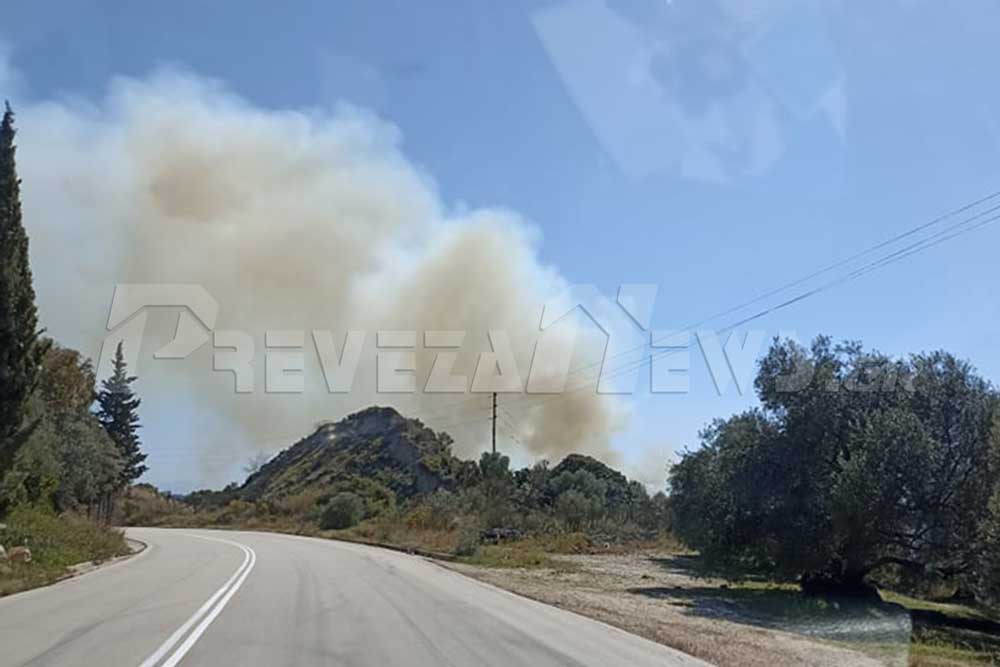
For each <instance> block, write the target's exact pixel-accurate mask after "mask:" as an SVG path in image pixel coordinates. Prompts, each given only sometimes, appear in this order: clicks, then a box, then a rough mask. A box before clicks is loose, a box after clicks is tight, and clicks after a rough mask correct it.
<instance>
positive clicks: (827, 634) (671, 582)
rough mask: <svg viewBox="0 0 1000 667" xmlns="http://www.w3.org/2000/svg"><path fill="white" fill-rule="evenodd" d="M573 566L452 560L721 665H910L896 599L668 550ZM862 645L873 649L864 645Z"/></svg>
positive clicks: (594, 558)
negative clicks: (835, 590) (843, 596)
mask: <svg viewBox="0 0 1000 667" xmlns="http://www.w3.org/2000/svg"><path fill="white" fill-rule="evenodd" d="M557 558H558V559H560V560H564V561H566V562H567V563H570V564H572V567H570V568H566V569H556V570H553V569H524V568H513V569H512V568H505V569H502V570H499V569H489V568H483V567H476V566H472V565H468V564H464V563H449V564H445V567H449V568H451V569H453V570H456V571H458V572H461V573H463V574H466V575H468V576H471V577H474V578H476V579H479V580H481V581H485V582H487V583H490V584H493V585H495V586H498V587H500V588H504V589H506V590H509V591H511V592H514V593H518V594H520V595H524V596H526V597H529V598H532V599H535V600H539V601H541V602H545V603H548V604H551V605H554V606H557V607H561V608H564V609H568V610H570V611H574V612H577V613H579V614H583V615H585V616H589V617H591V618H595V619H597V620H600V621H603V622H605V623H608V624H610V625H614V626H616V627H619V628H621V629H623V630H627V631H629V632H632V633H635V634H637V635H640V636H642V637H646V638H647V639H651V640H653V641H657V642H659V643H661V644H665V645H667V646H670V647H672V648H675V649H678V650H680V651H683V652H685V653H688V654H690V655H693V656H696V657H698V658H701V659H702V660H706V661H708V662H710V663H713V664H715V665H718V666H719V667H802V666H807V667H844V666H845V665H851V666H854V665H856V666H858V667H869V666H870V667H875V666H876V665H879V666H881V665H900V666H905V665H907V664H908V662H909V658H908V651H907V646H906V644H907V643H908V639H909V626H908V624H907V623H908V621H907V620H906V618H905V615H902V617H901V616H900V615H898V614H893V612H892V609H891V606H886V607H884V608H879V609H875V610H872V609H870V608H866V609H864V610H857V609H843V608H839V607H838V606H837V605H829V604H827V603H819V602H816V601H810V600H808V599H805V598H803V597H802V596H801V595H799V594H798V593H797V592H795V591H793V590H789V589H788V588H782V587H774V586H754V585H749V586H738V587H737V586H732V585H729V584H726V582H724V581H721V580H713V579H710V578H705V577H702V576H697V575H696V574H695V573H694V572H692V571H691V568H690V567H689V563H687V562H686V561H685V560H684V557H683V556H681V557H678V556H677V555H676V554H672V553H664V552H643V553H629V554H600V555H579V556H558V557H557ZM856 646H859V647H861V648H862V649H863V652H862V650H857V649H856V648H854V647H856Z"/></svg>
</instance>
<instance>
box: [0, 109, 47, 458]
mask: <svg viewBox="0 0 1000 667" xmlns="http://www.w3.org/2000/svg"><path fill="white" fill-rule="evenodd" d="M14 134H15V131H14V112H13V111H11V108H10V104H6V106H5V110H4V115H3V123H2V125H0V476H2V475H3V472H4V471H5V470H7V469H8V467H9V465H10V464H11V462H12V461H13V459H14V455H15V454H16V452H17V449H18V448H19V446H20V444H23V442H24V441H25V437H24V436H25V433H26V432H27V430H29V429H28V425H27V424H26V423H25V422H26V419H25V411H26V407H27V402H28V399H29V397H30V396H31V393H32V391H33V390H34V388H35V384H36V382H37V379H38V372H39V367H40V364H41V360H42V356H43V354H44V352H45V350H44V345H42V343H41V341H40V339H39V334H40V333H41V332H40V331H39V330H38V314H37V312H36V310H35V290H34V287H33V286H32V281H31V267H30V266H29V264H28V235H27V233H26V232H25V230H24V225H23V224H22V221H21V193H20V190H21V182H20V180H18V178H17V168H16V164H15V159H14V153H15V146H14Z"/></svg>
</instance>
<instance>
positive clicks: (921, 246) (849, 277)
mask: <svg viewBox="0 0 1000 667" xmlns="http://www.w3.org/2000/svg"><path fill="white" fill-rule="evenodd" d="M963 208H964V210H968V207H963ZM996 210H1000V205H998V206H994V207H992V208H990V209H988V210H986V211H982V212H980V213H978V214H976V215H973V216H971V217H969V218H966V219H965V220H962V221H961V222H959V223H956V224H954V225H950V226H949V227H947V228H945V229H944V230H941V231H939V232H937V233H935V234H933V235H931V236H929V237H927V238H925V239H921V240H920V241H918V242H916V243H913V244H910V245H908V246H905V247H903V248H901V249H898V250H896V251H893V252H892V253H889V254H887V255H884V256H883V257H880V258H878V259H876V260H874V261H872V262H869V263H867V264H865V265H863V266H861V267H859V268H857V269H855V270H853V271H851V272H850V273H848V274H846V275H844V276H841V277H839V278H836V279H833V280H830V281H828V282H826V283H823V284H822V285H819V286H818V287H816V288H813V289H810V290H808V291H806V292H804V293H802V294H799V295H797V296H795V297H793V298H791V299H787V300H786V301H784V302H782V303H779V304H777V305H775V306H772V307H770V308H767V309H765V310H762V311H760V312H758V313H756V314H754V315H751V316H749V317H746V318H743V319H741V320H738V321H736V322H734V323H732V324H730V325H727V326H726V327H724V328H722V329H720V330H719V331H718V333H728V332H730V331H732V330H733V329H736V328H738V327H740V326H743V325H745V324H748V323H750V322H752V321H755V320H758V319H760V318H762V317H765V316H767V315H770V314H772V313H774V312H776V311H778V310H782V309H784V308H787V307H789V306H792V305H794V304H796V303H799V302H801V301H804V300H806V299H808V298H810V297H812V296H815V295H817V294H820V293H822V292H825V291H827V290H829V289H832V288H833V287H836V286H839V285H841V284H843V283H846V282H850V281H853V280H856V279H858V278H860V277H862V276H864V275H867V274H868V273H871V272H873V271H876V270H878V269H881V268H885V267H886V266H890V265H892V264H895V263H896V262H899V261H902V260H904V259H906V258H907V257H910V256H912V255H914V254H916V253H918V252H922V251H924V250H927V249H929V248H932V247H935V246H937V245H940V244H941V243H944V242H946V241H949V240H951V239H954V238H957V237H959V236H962V235H964V234H968V233H971V232H973V231H975V230H977V229H980V228H982V227H985V226H987V225H989V224H993V223H995V222H997V221H998V220H1000V215H994V216H991V217H989V218H986V219H984V220H981V221H980V222H978V223H977V224H975V225H972V226H970V227H965V228H964V229H962V227H964V226H965V225H967V224H968V223H969V222H971V221H974V220H977V219H979V218H981V217H982V216H983V215H985V214H987V213H990V212H993V211H996ZM925 227H926V225H925ZM706 321H707V320H706ZM695 326H698V325H695ZM691 328H694V327H691ZM688 330H689V329H688ZM643 349H645V346H643ZM677 352H678V351H677V350H675V349H667V350H664V351H663V352H660V353H654V354H650V355H648V356H644V357H643V358H642V359H639V360H634V361H631V362H629V363H627V364H625V365H623V366H621V367H619V368H617V369H612V372H611V373H609V374H608V373H606V374H603V375H601V378H602V379H606V378H614V377H618V376H620V375H623V374H624V373H629V372H632V371H634V370H638V369H640V368H642V367H643V366H645V365H647V364H652V362H653V361H654V360H656V359H661V358H663V357H666V356H669V355H671V354H676V353H677ZM591 384H592V383H591V382H590V381H587V382H586V383H584V384H581V385H579V386H577V387H574V388H572V389H569V390H567V391H564V392H562V393H560V394H556V395H554V396H551V397H548V398H546V399H542V400H540V401H536V402H535V403H534V404H533V405H530V406H527V407H525V408H521V409H532V410H534V409H536V408H538V407H540V406H541V405H544V404H546V403H548V402H550V401H553V400H558V399H560V398H563V397H564V396H565V395H567V394H571V393H575V392H578V391H582V390H584V389H588V388H590V386H591ZM527 400H530V399H529V398H527V397H522V398H521V399H520V400H515V401H512V402H509V403H508V405H511V404H512V403H513V404H518V403H523V402H525V401H527ZM514 409H515V411H516V410H517V409H519V408H518V406H517V405H515V407H514Z"/></svg>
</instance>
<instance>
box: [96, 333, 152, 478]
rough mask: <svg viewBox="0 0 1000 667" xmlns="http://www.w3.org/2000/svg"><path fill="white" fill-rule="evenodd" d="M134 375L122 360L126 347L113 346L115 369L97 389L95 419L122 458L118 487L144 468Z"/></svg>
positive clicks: (142, 471) (137, 474) (144, 457)
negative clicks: (133, 388) (133, 384)
mask: <svg viewBox="0 0 1000 667" xmlns="http://www.w3.org/2000/svg"><path fill="white" fill-rule="evenodd" d="M135 379H136V378H135V376H134V375H129V374H128V368H127V367H126V364H125V351H124V348H123V347H122V344H121V343H118V347H117V349H115V360H114V370H113V371H112V373H111V376H110V377H109V378H107V379H105V380H104V381H103V382H102V383H101V390H100V391H99V392H98V393H97V404H98V406H99V409H98V411H97V419H98V420H100V422H101V425H102V426H104V430H106V431H107V432H108V435H109V436H111V439H112V440H113V441H114V443H115V446H116V447H117V448H118V454H119V455H120V456H121V460H122V473H121V477H120V480H119V486H120V488H125V487H126V486H128V485H129V484H131V483H132V482H134V481H135V480H137V479H139V477H141V476H142V473H144V472H146V470H147V467H146V466H145V465H143V461H145V460H146V455H145V454H143V453H142V451H141V450H140V448H139V445H140V443H139V435H138V433H137V431H138V430H139V428H140V425H139V415H138V412H137V410H138V409H139V403H140V402H141V401H140V399H139V397H138V396H136V395H135V392H134V391H132V383H133V382H134V381H135Z"/></svg>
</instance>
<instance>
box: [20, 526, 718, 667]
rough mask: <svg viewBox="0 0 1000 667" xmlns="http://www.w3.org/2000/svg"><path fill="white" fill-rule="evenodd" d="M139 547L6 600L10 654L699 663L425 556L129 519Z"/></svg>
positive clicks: (234, 660) (71, 658) (114, 661)
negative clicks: (173, 527) (127, 554)
mask: <svg viewBox="0 0 1000 667" xmlns="http://www.w3.org/2000/svg"><path fill="white" fill-rule="evenodd" d="M128 534H129V536H130V537H133V538H135V539H138V540H141V541H143V542H145V543H146V544H148V545H149V546H148V548H147V549H146V550H145V551H143V552H142V553H140V554H138V555H136V556H134V557H132V558H130V559H127V560H124V561H121V562H118V563H115V564H112V565H109V566H107V567H104V568H101V569H98V570H97V571H95V572H91V573H89V574H86V575H83V576H80V577H77V578H74V579H69V580H66V581H63V582H61V583H59V584H56V585H54V586H50V587H47V588H42V589H37V590H34V591H28V592H26V593H22V594H19V595H14V596H11V597H8V598H3V599H0V665H3V666H6V665H74V666H80V665H83V666H90V665H93V666H95V667H115V666H118V665H122V666H127V667H154V666H163V667H172V666H173V665H177V664H183V665H185V666H186V667H187V666H192V667H193V666H197V665H204V666H206V667H208V666H212V667H216V666H218V665H241V666H245V665H267V666H268V667H271V666H278V665H351V666H355V665H357V666H366V665H371V666H372V667H384V666H386V665H406V666H414V667H421V666H430V665H435V666H437V665H457V666H462V667H464V666H466V665H502V666H504V667H508V666H511V665H531V666H532V667H545V666H547V665H601V666H602V667H608V666H610V665H627V666H629V667H633V666H634V667H643V666H646V665H650V666H651V665H656V666H657V667H673V666H690V667H695V666H704V665H705V663H703V662H701V661H699V660H695V659H694V658H691V657H689V656H686V655H684V654H681V653H678V652H676V651H673V650H671V649H668V648H666V647H663V646H660V645H659V644H655V643H653V642H649V641H646V640H644V639H641V638H639V637H636V636H634V635H630V634H628V633H625V632H622V631H620V630H617V629H615V628H612V627H610V626H607V625H604V624H601V623H598V622H596V621H591V620H589V619H586V618H583V617H581V616H578V615H576V614H572V613H569V612H566V611H563V610H560V609H556V608H554V607H549V606H547V605H543V604H540V603H537V602H533V601H531V600H527V599H524V598H521V597H517V596H515V595H513V594H510V593H507V592H505V591H501V590H499V589H496V588H493V587H491V586H488V585H486V584H483V583H480V582H478V581H474V580H472V579H469V578H467V577H463V576H462V575H460V574H457V573H455V572H452V571H450V570H446V569H444V568H442V567H440V566H438V565H436V564H434V563H432V562H429V561H426V560H424V559H422V558H420V557H416V556H409V555H406V554H400V553H396V552H392V551H387V550H383V549H376V548H371V547H364V546H361V545H354V544H346V543H341V542H332V541H328V540H316V539H310V538H302V537H295V536H289V535H275V534H268V533H251V532H231V531H224V532H223V531H208V530H164V529H153V528H142V529H139V528H137V529H129V531H128Z"/></svg>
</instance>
